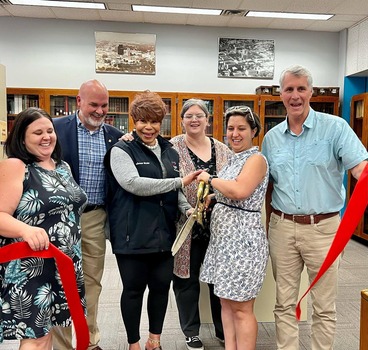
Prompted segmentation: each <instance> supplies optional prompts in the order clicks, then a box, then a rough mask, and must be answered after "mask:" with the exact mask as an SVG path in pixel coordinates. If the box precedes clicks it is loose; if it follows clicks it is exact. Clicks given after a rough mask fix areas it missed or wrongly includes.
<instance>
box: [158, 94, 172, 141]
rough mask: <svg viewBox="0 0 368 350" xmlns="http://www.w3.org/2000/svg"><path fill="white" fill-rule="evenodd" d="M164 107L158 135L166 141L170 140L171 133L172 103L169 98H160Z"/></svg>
mask: <svg viewBox="0 0 368 350" xmlns="http://www.w3.org/2000/svg"><path fill="white" fill-rule="evenodd" d="M162 100H163V101H164V102H165V105H166V115H165V117H164V119H163V120H162V123H161V130H160V135H161V136H162V137H165V138H166V139H171V137H172V136H173V135H172V132H171V130H172V129H171V128H172V101H171V98H162Z"/></svg>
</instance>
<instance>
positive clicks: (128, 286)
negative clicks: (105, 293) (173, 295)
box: [115, 252, 174, 344]
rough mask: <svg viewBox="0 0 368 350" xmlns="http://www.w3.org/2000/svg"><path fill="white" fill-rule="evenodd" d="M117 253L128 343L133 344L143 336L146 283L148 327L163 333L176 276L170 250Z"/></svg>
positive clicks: (122, 307)
mask: <svg viewBox="0 0 368 350" xmlns="http://www.w3.org/2000/svg"><path fill="white" fill-rule="evenodd" d="M115 256H116V261H117V263H118V267H119V272H120V276H121V280H122V282H123V292H122V295H121V299H120V308H121V314H122V317H123V321H124V325H125V329H126V332H127V337H128V343H129V344H133V343H136V342H137V341H139V339H140V333H139V326H140V320H141V313H142V304H143V294H144V292H145V290H146V287H147V286H148V289H149V293H148V299H147V313H148V323H149V331H150V332H151V333H153V334H161V333H162V327H163V324H164V319H165V314H166V309H167V303H168V298H169V290H170V283H171V280H172V277H173V268H174V259H173V257H172V255H171V252H164V253H153V254H136V255H122V254H116V255H115Z"/></svg>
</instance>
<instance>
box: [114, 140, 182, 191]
mask: <svg viewBox="0 0 368 350" xmlns="http://www.w3.org/2000/svg"><path fill="white" fill-rule="evenodd" d="M122 164H124V166H121V165H122ZM110 166H111V171H112V173H113V175H114V177H115V179H116V181H117V182H118V183H119V185H120V186H121V187H122V188H123V189H124V190H125V191H128V192H130V193H133V194H134V195H136V196H142V197H144V196H153V195H156V194H161V193H166V192H170V191H176V190H177V189H179V188H181V187H182V181H181V178H180V177H176V178H167V179H152V178H148V177H140V175H139V173H138V170H137V168H136V166H135V165H134V162H133V160H132V158H131V157H130V156H129V155H128V154H127V153H126V152H125V151H124V150H122V149H120V148H118V147H113V148H112V150H111V158H110Z"/></svg>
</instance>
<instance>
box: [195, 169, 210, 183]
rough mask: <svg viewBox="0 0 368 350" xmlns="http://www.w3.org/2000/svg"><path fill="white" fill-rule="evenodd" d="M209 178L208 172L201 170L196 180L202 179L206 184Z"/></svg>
mask: <svg viewBox="0 0 368 350" xmlns="http://www.w3.org/2000/svg"><path fill="white" fill-rule="evenodd" d="M209 178H210V174H209V173H207V172H206V171H203V172H202V173H200V174H199V175H198V177H197V181H198V182H200V181H204V182H205V183H206V184H207V183H208V179H209Z"/></svg>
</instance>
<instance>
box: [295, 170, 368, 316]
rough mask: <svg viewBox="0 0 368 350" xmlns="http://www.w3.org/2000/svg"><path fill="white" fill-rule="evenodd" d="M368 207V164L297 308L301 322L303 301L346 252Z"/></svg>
mask: <svg viewBox="0 0 368 350" xmlns="http://www.w3.org/2000/svg"><path fill="white" fill-rule="evenodd" d="M367 205H368V164H367V165H366V166H365V168H364V170H363V172H362V174H361V175H360V177H359V180H358V182H357V184H356V186H355V188H354V191H353V194H352V195H351V197H350V200H349V203H348V205H347V207H346V210H345V213H344V216H343V218H342V220H341V222H340V225H339V228H338V229H337V232H336V235H335V238H334V240H333V242H332V244H331V247H330V250H329V251H328V253H327V255H326V258H325V260H324V262H323V264H322V266H321V267H320V269H319V271H318V274H317V276H316V277H315V279H314V280H313V282H312V283H311V285H310V286H309V288H308V290H307V291H306V292H305V293H304V295H303V296H302V297H301V298H300V300H299V302H298V304H297V306H296V318H297V320H298V321H299V320H300V315H301V310H300V303H301V301H302V299H303V298H304V297H305V296H306V295H307V294H308V292H309V291H310V290H311V289H312V287H313V286H314V285H315V284H316V283H317V282H318V280H319V279H320V278H321V277H322V275H323V274H324V273H325V272H326V271H327V270H328V268H329V267H330V266H331V265H332V264H333V262H334V261H335V260H336V259H337V257H338V256H339V255H340V253H341V252H342V251H343V250H344V248H345V246H346V244H347V243H348V242H349V240H350V238H351V236H352V234H353V233H354V231H355V229H356V227H357V226H358V224H359V221H360V219H361V217H362V216H363V214H364V211H365V208H366V207H367Z"/></svg>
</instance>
